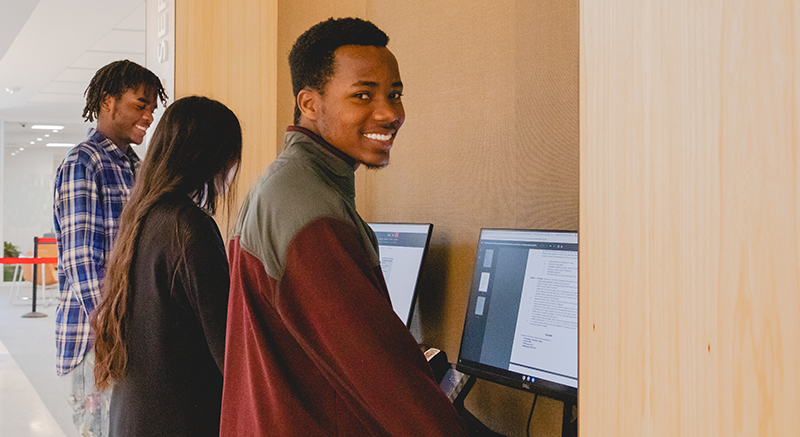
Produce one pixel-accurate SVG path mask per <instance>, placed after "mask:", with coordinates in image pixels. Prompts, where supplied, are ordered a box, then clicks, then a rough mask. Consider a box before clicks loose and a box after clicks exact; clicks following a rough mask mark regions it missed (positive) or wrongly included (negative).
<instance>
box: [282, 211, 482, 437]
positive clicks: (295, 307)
mask: <svg viewBox="0 0 800 437" xmlns="http://www.w3.org/2000/svg"><path fill="white" fill-rule="evenodd" d="M274 293H275V294H274V296H272V301H273V304H274V306H275V308H276V309H277V312H278V314H279V316H280V317H281V319H282V320H283V322H284V324H285V326H286V327H287V329H288V331H289V332H290V334H291V335H292V336H293V337H294V338H295V339H296V340H297V342H298V343H299V344H300V347H301V348H302V349H303V350H304V351H305V353H306V354H307V355H308V356H309V357H310V359H311V360H312V361H313V362H314V363H315V364H316V366H317V368H319V369H320V371H321V372H322V373H323V375H324V376H325V378H326V379H327V380H328V381H329V382H330V384H331V385H332V386H333V387H334V390H335V391H336V392H337V394H338V395H339V396H340V397H341V398H342V399H343V400H344V402H345V403H346V404H347V406H348V407H349V409H350V410H351V411H352V412H353V413H354V414H355V415H356V416H357V417H359V419H360V420H361V421H362V423H363V424H364V425H365V427H366V428H368V429H370V430H371V431H372V432H373V433H375V434H377V435H381V434H386V435H393V436H421V435H425V436H439V435H442V436H444V435H447V436H459V435H466V433H465V432H464V431H463V425H462V422H461V420H460V418H459V416H458V414H457V413H456V411H455V409H454V408H453V406H452V404H451V403H450V401H449V400H448V399H447V397H446V396H445V395H444V394H443V393H442V392H441V391H440V390H439V387H438V385H437V384H436V382H435V380H434V377H433V374H432V371H431V368H430V366H429V365H428V363H427V361H426V360H425V357H424V356H423V354H422V352H421V351H420V350H419V347H418V346H417V344H416V341H415V340H414V338H413V336H412V335H411V334H410V332H409V331H408V329H407V328H406V326H405V325H404V324H403V322H402V321H401V320H400V319H399V318H398V317H397V316H396V315H395V313H394V311H393V310H392V307H391V304H390V302H389V299H388V297H387V296H388V295H387V292H386V288H385V283H384V281H383V276H382V275H381V273H380V266H371V265H370V260H369V258H368V257H367V253H366V252H365V250H364V248H363V247H362V245H361V242H360V240H359V238H358V237H357V234H356V231H355V229H354V228H353V227H352V226H351V225H349V224H347V223H344V222H342V221H339V220H336V219H334V218H321V219H317V220H315V221H314V222H312V223H310V224H309V225H307V226H306V227H305V228H303V230H301V231H300V232H299V233H298V234H297V235H296V236H295V237H294V239H293V240H292V242H291V243H290V244H289V247H288V250H287V255H286V263H285V269H284V273H283V275H282V277H281V279H280V281H279V282H278V284H277V287H276V288H275V291H274Z"/></svg>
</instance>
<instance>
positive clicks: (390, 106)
mask: <svg viewBox="0 0 800 437" xmlns="http://www.w3.org/2000/svg"><path fill="white" fill-rule="evenodd" d="M377 105H378V107H377V108H376V109H375V119H376V120H378V121H381V122H388V123H394V122H396V121H398V120H400V119H402V118H403V117H404V114H405V112H404V110H403V104H402V103H392V102H390V101H388V100H386V99H382V100H381V101H379V102H377Z"/></svg>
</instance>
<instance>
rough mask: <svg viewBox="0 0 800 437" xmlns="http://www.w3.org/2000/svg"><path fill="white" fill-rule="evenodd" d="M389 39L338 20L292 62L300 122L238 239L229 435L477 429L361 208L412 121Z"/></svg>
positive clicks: (224, 431)
mask: <svg viewBox="0 0 800 437" xmlns="http://www.w3.org/2000/svg"><path fill="white" fill-rule="evenodd" d="M387 42H388V38H387V37H386V34H384V33H383V32H382V31H381V30H380V29H378V28H377V27H375V26H374V25H373V24H372V23H369V22H367V21H363V20H359V19H352V18H345V19H338V20H334V19H330V20H327V21H324V22H322V23H319V24H317V25H315V26H313V27H312V28H311V29H309V30H308V31H306V32H305V33H304V34H303V35H301V36H300V37H299V38H298V39H297V41H296V42H295V45H294V47H293V48H292V51H291V53H290V55H289V64H290V68H291V73H292V86H293V89H294V94H295V97H296V100H295V102H296V108H295V122H294V126H291V127H289V129H288V132H287V134H286V144H285V148H284V150H283V152H282V153H281V154H280V156H279V157H278V158H277V159H276V160H275V162H274V163H273V164H272V165H270V167H269V169H268V171H267V173H266V174H265V175H264V176H262V178H261V179H260V180H259V181H258V182H256V184H255V185H254V187H253V188H252V189H251V191H250V193H249V194H248V196H247V198H246V199H245V201H244V204H243V206H242V209H241V211H240V213H239V218H238V221H237V225H236V228H235V230H234V234H233V239H232V241H231V243H230V249H229V261H230V266H231V292H230V297H229V302H228V331H227V339H226V352H225V369H224V382H223V384H224V388H223V398H222V417H221V423H222V425H221V433H220V435H221V436H223V437H228V436H230V437H233V436H261V435H279V436H289V437H291V436H312V435H313V436H369V435H372V436H423V435H424V436H444V435H447V436H463V435H465V433H464V431H463V428H462V424H461V420H460V418H459V417H458V414H457V413H456V411H455V409H454V408H453V406H452V404H451V403H450V402H449V401H448V399H447V397H445V395H444V394H443V393H442V392H441V391H440V390H439V387H438V385H437V384H436V382H435V379H434V377H433V372H432V371H431V368H430V366H429V365H428V363H427V361H426V360H425V357H424V356H423V354H422V352H421V351H420V349H419V347H418V346H417V343H416V341H415V340H414V338H413V337H412V335H411V333H410V332H409V331H408V329H407V328H406V326H405V324H404V323H403V322H402V321H401V320H400V319H399V318H398V317H397V315H395V313H394V311H393V310H392V306H391V303H390V301H389V294H388V291H387V288H386V284H385V282H384V278H383V274H382V272H381V268H380V259H379V257H378V245H377V241H376V239H375V235H374V234H373V232H372V231H371V230H370V228H369V226H368V225H367V224H366V223H365V222H364V220H362V219H361V217H360V216H359V214H358V213H357V212H356V208H355V177H354V171H355V169H356V168H357V167H358V166H360V165H362V164H363V165H366V166H368V167H375V168H380V167H385V166H386V165H387V164H388V163H389V154H390V150H391V148H392V144H393V142H394V139H395V136H396V135H397V132H398V130H399V129H400V127H401V126H402V125H403V121H404V119H405V111H404V110H403V103H402V100H401V95H402V92H403V83H402V82H401V80H400V72H399V69H398V66H397V61H396V60H395V58H394V56H393V55H392V53H391V52H390V51H389V49H387V48H386V44H387Z"/></svg>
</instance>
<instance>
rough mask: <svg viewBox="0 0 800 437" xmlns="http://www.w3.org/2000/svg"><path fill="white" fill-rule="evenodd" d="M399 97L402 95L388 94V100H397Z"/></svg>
mask: <svg viewBox="0 0 800 437" xmlns="http://www.w3.org/2000/svg"><path fill="white" fill-rule="evenodd" d="M400 97H403V93H400V92H397V93H391V94H389V98H390V99H393V100H396V99H399V98H400Z"/></svg>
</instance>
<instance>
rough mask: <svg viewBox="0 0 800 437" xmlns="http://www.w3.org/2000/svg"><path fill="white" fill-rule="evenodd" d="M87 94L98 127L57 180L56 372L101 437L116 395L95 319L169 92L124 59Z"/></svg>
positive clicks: (79, 419) (86, 429) (82, 424)
mask: <svg viewBox="0 0 800 437" xmlns="http://www.w3.org/2000/svg"><path fill="white" fill-rule="evenodd" d="M85 96H86V107H85V108H84V109H83V118H84V119H85V120H86V121H90V122H91V121H93V120H95V119H97V127H96V128H94V129H89V133H88V138H87V139H86V140H85V141H84V142H82V143H80V144H78V145H77V146H75V148H73V149H72V150H71V151H70V152H69V153H68V154H67V156H66V157H65V158H64V161H62V162H61V165H60V166H59V168H58V171H57V172H56V178H55V193H54V196H55V201H54V203H53V215H54V221H55V231H56V239H57V240H58V287H59V291H60V297H59V302H58V307H57V308H56V350H57V358H56V368H57V372H58V375H59V376H61V379H62V381H63V383H64V388H65V390H66V392H67V396H68V400H69V403H70V406H71V407H72V410H73V421H74V422H75V426H76V427H77V428H78V432H79V434H80V435H81V436H87V435H89V436H95V437H99V436H106V435H107V434H108V406H109V403H108V401H109V398H110V396H109V393H107V392H106V393H98V392H97V391H96V389H95V387H94V378H93V370H94V352H93V351H92V345H91V341H92V340H91V333H90V329H89V324H90V315H91V313H92V310H93V309H94V308H95V306H96V305H97V304H98V303H99V302H98V301H99V299H100V280H101V279H102V278H103V273H104V271H103V267H104V265H105V257H106V254H109V253H110V252H111V244H112V243H113V241H114V236H115V235H116V231H117V225H118V220H119V217H120V214H121V213H122V206H123V204H124V203H125V202H126V201H127V200H128V197H129V196H130V192H131V189H132V188H133V181H134V177H135V175H136V170H137V168H138V166H139V157H138V156H137V155H136V152H134V150H133V148H131V146H130V145H131V144H141V143H142V141H144V136H145V133H146V131H147V128H148V127H150V124H151V123H152V122H153V111H155V109H156V107H157V106H158V100H161V102H162V103H163V104H166V101H167V95H166V92H165V91H164V87H163V86H162V84H161V81H160V80H159V79H158V77H157V76H156V75H155V74H153V73H152V72H151V71H150V70H148V69H146V68H144V67H142V66H141V65H138V64H136V63H133V62H131V61H128V60H124V61H116V62H112V63H111V64H108V65H106V66H105V67H103V68H101V69H100V70H98V71H97V73H95V75H94V77H93V78H92V81H91V82H90V83H89V86H88V87H87V88H86V93H85Z"/></svg>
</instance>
